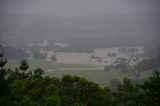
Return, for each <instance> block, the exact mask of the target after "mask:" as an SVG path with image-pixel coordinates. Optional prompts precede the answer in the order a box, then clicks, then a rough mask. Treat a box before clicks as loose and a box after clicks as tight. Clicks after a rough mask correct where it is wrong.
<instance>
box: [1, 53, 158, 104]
mask: <svg viewBox="0 0 160 106" xmlns="http://www.w3.org/2000/svg"><path fill="white" fill-rule="evenodd" d="M6 64H7V59H5V58H4V53H3V52H2V53H1V54H0V106H160V102H159V101H160V73H159V72H158V70H157V71H155V72H154V73H153V75H152V76H151V77H150V78H148V79H146V80H145V81H144V83H142V84H135V83H132V82H131V80H129V79H127V78H125V79H124V80H123V83H120V84H119V85H117V90H115V91H112V90H110V89H109V88H108V87H101V86H99V85H98V84H95V83H93V82H90V81H88V80H86V79H85V78H81V77H78V76H74V75H73V76H72V75H64V76H63V77H62V78H58V77H49V76H45V75H44V71H43V70H42V69H40V68H37V69H35V70H30V69H29V65H28V63H27V61H26V60H22V61H21V64H20V66H17V68H15V69H7V68H5V65H6Z"/></svg>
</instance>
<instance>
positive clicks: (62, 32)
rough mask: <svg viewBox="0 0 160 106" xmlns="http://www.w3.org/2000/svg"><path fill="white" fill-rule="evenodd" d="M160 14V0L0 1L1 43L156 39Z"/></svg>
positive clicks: (159, 26) (159, 27)
mask: <svg viewBox="0 0 160 106" xmlns="http://www.w3.org/2000/svg"><path fill="white" fill-rule="evenodd" d="M159 14H160V0H0V15H1V17H0V25H1V26H0V41H4V42H6V41H9V40H8V39H10V42H13V43H12V44H14V43H17V42H22V43H24V41H25V40H28V41H30V40H35V39H37V38H38V40H42V39H57V38H58V39H59V37H60V38H63V39H65V38H69V39H70V38H72V37H75V38H76V37H77V38H78V37H85V38H87V37H88V38H94V37H95V38H101V39H103V38H105V37H106V39H108V37H110V36H111V37H115V38H117V37H119V38H122V37H125V38H126V37H129V38H130V39H132V38H137V39H142V40H141V41H143V39H145V38H146V39H149V40H150V38H154V37H155V39H157V38H158V36H159V33H160V15H159ZM56 16H58V17H56ZM60 17H62V18H60ZM66 17H69V18H66ZM73 17H74V18H73ZM77 17H78V18H77ZM79 17H80V18H79ZM153 36H154V37H153ZM147 37H149V38H147ZM118 40H119V39H118Z"/></svg>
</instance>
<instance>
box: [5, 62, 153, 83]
mask: <svg viewBox="0 0 160 106" xmlns="http://www.w3.org/2000/svg"><path fill="white" fill-rule="evenodd" d="M19 63H20V62H19V61H15V60H9V61H8V63H7V65H6V67H7V68H12V69H13V68H15V67H17V66H19ZM28 63H29V65H30V69H35V68H37V67H38V68H42V69H43V70H44V71H45V75H49V76H56V77H61V76H62V75H64V74H71V75H78V76H81V77H85V78H86V79H88V80H90V81H93V82H95V83H98V84H100V85H102V86H106V85H108V84H109V83H110V80H111V79H113V78H116V79H119V80H120V81H122V80H123V79H124V78H125V77H127V78H131V79H135V77H134V75H133V74H132V73H121V71H119V70H112V71H104V70H83V69H84V68H93V66H91V65H88V64H51V63H50V62H46V61H38V60H28ZM59 68H79V70H69V69H64V70H58V69H59ZM47 69H52V71H50V72H49V71H47ZM81 69H82V70H81ZM150 75H151V72H150V71H145V72H142V73H141V74H140V78H141V79H145V78H147V77H149V76H150Z"/></svg>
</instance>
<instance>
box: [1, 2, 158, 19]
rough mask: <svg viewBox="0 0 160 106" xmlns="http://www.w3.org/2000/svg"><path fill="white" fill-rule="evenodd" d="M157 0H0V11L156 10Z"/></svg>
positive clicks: (83, 13) (84, 13) (94, 12)
mask: <svg viewBox="0 0 160 106" xmlns="http://www.w3.org/2000/svg"><path fill="white" fill-rule="evenodd" d="M157 1H158V0H1V7H0V11H1V12H8V13H23V14H40V15H54V16H62V17H66V16H67V17H72V16H88V15H104V14H109V13H111V14H128V13H129V14H135V13H150V12H155V11H158V9H155V7H156V2H157Z"/></svg>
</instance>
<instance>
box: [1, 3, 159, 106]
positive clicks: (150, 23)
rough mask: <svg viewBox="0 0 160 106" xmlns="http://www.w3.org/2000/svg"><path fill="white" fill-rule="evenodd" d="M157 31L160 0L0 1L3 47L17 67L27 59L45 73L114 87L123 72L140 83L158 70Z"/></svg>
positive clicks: (33, 67) (6, 55)
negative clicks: (75, 77) (78, 77)
mask: <svg viewBox="0 0 160 106" xmlns="http://www.w3.org/2000/svg"><path fill="white" fill-rule="evenodd" d="M159 34H160V0H0V45H2V49H3V50H1V51H5V52H4V54H5V58H7V59H8V63H7V66H6V67H7V68H11V69H13V70H14V69H15V68H16V67H17V66H18V65H19V63H20V62H19V61H21V60H27V61H28V63H29V65H30V67H29V68H30V69H31V70H33V69H35V67H40V68H42V69H43V70H44V73H45V75H46V76H52V77H53V76H54V77H58V78H61V77H62V76H63V75H64V74H71V75H78V76H81V77H84V78H86V79H87V80H89V81H92V82H94V83H96V84H98V85H100V86H101V87H104V86H109V88H111V90H112V88H113V86H116V85H114V81H115V80H116V81H117V82H122V81H123V79H124V78H125V77H127V78H130V79H131V80H132V81H133V82H136V81H137V82H138V83H142V82H144V81H145V79H147V78H149V77H150V76H151V75H152V72H154V70H160V42H159V41H160V35H159ZM0 49H1V46H0ZM1 51H0V53H1ZM2 54H3V52H2ZM0 56H1V55H0ZM0 58H1V57H0ZM2 60H3V59H2ZM0 63H1V59H0ZM0 69H1V68H0ZM18 69H19V68H17V70H18ZM158 72H159V71H158ZM159 75H160V74H159ZM112 81H113V82H112ZM117 82H116V83H117ZM113 89H115V88H113ZM19 106H20V105H19ZM45 106H47V105H45ZM57 106H61V105H57ZM62 106H63V105H62ZM64 106H65V105H64ZM68 106H75V105H68ZM82 106H83V105H82ZM84 106H89V105H84ZM92 106H94V105H92ZM97 106H102V105H97ZM119 106H121V105H119ZM123 106H128V105H123ZM137 106H138V105H137ZM144 106H145V105H144ZM153 106H158V105H153Z"/></svg>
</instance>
